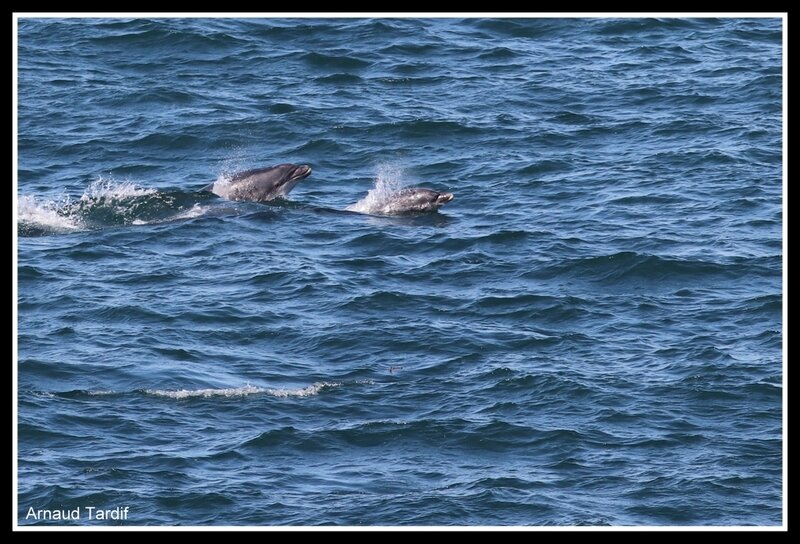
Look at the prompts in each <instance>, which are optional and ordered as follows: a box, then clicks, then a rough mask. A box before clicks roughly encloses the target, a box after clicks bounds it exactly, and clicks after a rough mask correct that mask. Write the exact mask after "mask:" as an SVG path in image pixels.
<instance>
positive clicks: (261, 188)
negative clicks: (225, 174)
mask: <svg viewBox="0 0 800 544" xmlns="http://www.w3.org/2000/svg"><path fill="white" fill-rule="evenodd" d="M310 173H311V167H310V166H308V165H305V164H300V165H297V164H279V165H277V166H269V167H267V168H257V169H255V170H247V171H246V172H239V173H238V174H234V175H233V177H231V178H230V179H228V180H218V181H216V182H214V183H212V184H211V185H208V186H206V187H203V189H201V190H202V191H210V192H212V193H214V194H216V195H219V196H221V197H224V198H227V199H228V200H247V201H252V202H268V201H270V200H275V199H276V198H280V197H285V196H286V195H288V194H289V191H291V190H292V189H293V188H294V186H295V185H297V184H298V183H299V182H300V180H302V179H303V178H305V177H306V176H308V175H309V174H310Z"/></svg>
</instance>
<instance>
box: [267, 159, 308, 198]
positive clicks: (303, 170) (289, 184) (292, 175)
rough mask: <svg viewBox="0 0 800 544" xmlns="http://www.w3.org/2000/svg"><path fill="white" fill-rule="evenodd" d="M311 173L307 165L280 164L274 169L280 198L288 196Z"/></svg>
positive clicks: (277, 192) (276, 187)
mask: <svg viewBox="0 0 800 544" xmlns="http://www.w3.org/2000/svg"><path fill="white" fill-rule="evenodd" d="M310 173H311V167H310V166H308V165H307V164H299V165H298V164H279V165H278V166H275V167H274V172H273V176H274V177H273V179H274V180H275V191H276V194H277V195H278V196H286V195H288V194H289V191H291V190H292V189H294V186H295V185H297V184H298V183H300V181H301V180H302V179H304V178H306V177H307V176H308V175H309V174H310Z"/></svg>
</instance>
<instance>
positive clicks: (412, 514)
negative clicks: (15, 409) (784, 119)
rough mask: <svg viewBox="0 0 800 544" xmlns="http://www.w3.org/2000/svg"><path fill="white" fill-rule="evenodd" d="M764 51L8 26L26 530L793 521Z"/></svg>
mask: <svg viewBox="0 0 800 544" xmlns="http://www.w3.org/2000/svg"><path fill="white" fill-rule="evenodd" d="M781 39H782V35H781V21H780V20H779V19H746V20H745V19H698V20H677V19H662V20H653V19H649V20H645V19H592V20H581V19H571V20H570V19H525V20H484V19H438V20H434V19H431V20H416V19H377V20H376V19H341V20H337V19H303V20H286V19H242V20H236V19H217V20H211V19H186V20H171V19H158V20H142V19H139V20H128V19H106V20H100V19H69V20H58V19H22V20H20V22H19V49H18V51H19V140H18V143H19V193H18V195H17V204H18V208H19V213H18V222H17V225H18V226H17V232H18V235H19V249H18V259H19V268H18V274H19V298H18V310H19V321H18V322H19V336H18V343H19V363H18V369H19V393H18V403H19V427H18V429H19V471H18V475H19V523H20V524H33V523H48V522H44V521H38V522H37V521H36V520H34V519H26V513H27V512H28V510H29V508H31V507H33V508H34V509H72V508H76V507H82V508H85V507H87V506H97V507H101V508H114V507H117V506H123V507H124V506H130V514H129V516H128V519H127V520H126V521H118V522H115V523H125V524H130V525H150V524H191V525H195V524H218V525H239V524H242V525H281V524H298V525H315V524H340V525H450V524H455V525H465V524H484V525H487V524H488V525H494V524H497V525H506V524H511V525H551V524H563V525H571V524H596V525H603V524H614V525H628V524H646V525H752V524H756V525H776V524H780V523H781V522H782V520H781V507H782V503H781V485H782V480H781V463H782V459H781V447H782V441H781V433H782V428H781V414H782V412H781V395H782V374H781V340H782V339H781V327H782V324H781V298H782V286H781V264H782V255H781V251H782V249H781V221H782V216H781V145H782V142H781V134H782V126H781V87H782V79H781V62H782V59H781V56H782V51H781ZM280 162H295V163H306V164H310V165H312V167H313V169H314V173H313V174H312V175H311V177H309V178H308V179H306V180H304V181H303V182H301V183H300V185H298V187H296V188H295V190H294V191H293V192H292V194H291V195H290V200H289V201H286V202H278V203H275V204H272V205H265V204H256V203H242V202H230V201H226V200H224V199H221V198H218V197H215V196H214V195H211V194H208V193H198V192H197V189H199V188H200V187H202V186H204V185H206V184H208V183H211V182H213V181H214V180H215V179H224V178H225V177H226V176H227V175H229V174H230V173H231V172H234V171H237V170H242V169H246V168H251V167H257V166H265V165H270V164H276V163H280ZM406 185H423V186H427V187H431V188H434V189H438V190H445V191H451V192H453V193H454V194H455V196H456V197H455V200H453V202H451V203H449V204H447V205H446V206H445V207H444V208H443V209H442V210H441V211H440V212H438V213H432V214H423V215H414V216H407V217H375V216H371V215H367V214H363V213H351V212H348V211H345V209H346V208H348V207H349V206H350V207H351V208H350V209H351V210H352V209H354V208H353V207H352V206H354V205H355V206H356V208H355V209H356V211H359V209H358V206H359V204H356V203H359V202H360V205H361V206H362V209H360V211H364V209H363V207H364V206H366V205H367V204H368V202H369V201H368V198H370V197H368V196H367V195H368V193H369V192H370V191H372V193H371V195H372V197H374V196H375V195H376V194H378V193H380V191H385V190H387V189H391V188H398V187H402V186H406ZM365 197H367V200H362V199H365ZM367 208H368V206H367ZM367 211H368V210H367ZM70 523H72V522H70ZM81 523H98V524H102V523H107V522H100V521H96V520H95V521H88V520H86V519H84V520H82V521H81Z"/></svg>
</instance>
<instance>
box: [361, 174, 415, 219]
mask: <svg viewBox="0 0 800 544" xmlns="http://www.w3.org/2000/svg"><path fill="white" fill-rule="evenodd" d="M407 185H408V180H407V179H406V176H405V172H404V171H403V169H402V168H400V167H398V166H396V165H392V164H381V165H379V166H378V172H377V175H376V176H375V186H374V187H373V188H372V189H370V190H369V192H368V193H367V196H365V197H364V198H362V199H361V200H359V201H358V202H356V203H354V204H350V205H349V206H348V207H347V208H345V209H346V210H348V211H351V212H358V213H365V214H376V213H384V210H385V208H386V203H387V201H388V200H389V199H390V197H391V196H392V195H394V194H395V193H396V192H397V191H400V190H401V189H403V188H404V187H406V186H407Z"/></svg>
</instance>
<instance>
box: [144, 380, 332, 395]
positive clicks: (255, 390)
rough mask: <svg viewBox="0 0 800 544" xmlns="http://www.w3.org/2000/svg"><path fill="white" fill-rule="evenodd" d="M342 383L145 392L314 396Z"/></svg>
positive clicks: (152, 392)
mask: <svg viewBox="0 0 800 544" xmlns="http://www.w3.org/2000/svg"><path fill="white" fill-rule="evenodd" d="M339 385H341V384H339V383H333V382H316V383H313V384H311V385H308V386H306V387H301V388H296V389H273V388H266V387H256V386H254V385H250V384H247V385H244V386H242V387H225V388H219V389H213V388H209V389H173V390H170V389H147V390H146V391H145V393H147V394H148V395H154V396H157V397H166V398H171V399H189V398H198V397H199V398H209V397H227V398H231V397H246V396H249V395H258V394H264V395H271V396H273V397H278V398H288V397H312V396H314V395H317V394H319V392H320V391H322V390H323V389H325V388H326V387H337V386H339Z"/></svg>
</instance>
